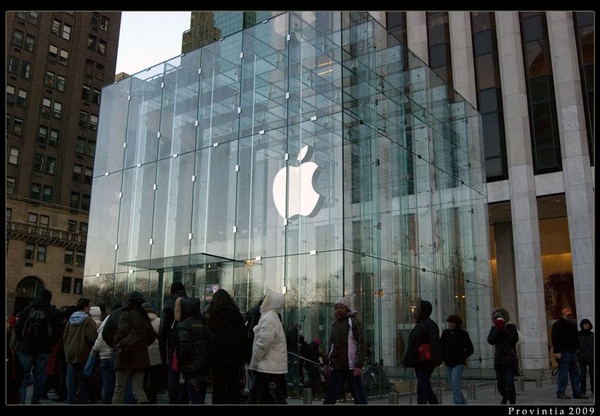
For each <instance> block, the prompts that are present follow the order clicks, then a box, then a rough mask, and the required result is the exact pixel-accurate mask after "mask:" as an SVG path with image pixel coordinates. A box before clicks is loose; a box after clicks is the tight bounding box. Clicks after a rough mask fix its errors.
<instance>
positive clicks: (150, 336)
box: [113, 305, 156, 370]
mask: <svg viewBox="0 0 600 416" xmlns="http://www.w3.org/2000/svg"><path fill="white" fill-rule="evenodd" d="M131 329H134V330H135V332H136V334H137V335H138V337H139V338H140V346H139V348H138V350H137V351H136V353H135V355H134V356H133V357H131V358H126V359H125V358H123V357H120V356H119V353H118V352H117V353H116V354H115V365H114V368H115V370H122V369H135V370H144V369H148V368H150V355H149V354H148V345H150V344H152V343H153V342H154V340H155V339H156V333H155V332H154V328H152V324H151V323H150V318H148V312H146V310H145V309H144V308H142V307H141V305H136V306H128V307H126V308H125V309H123V311H122V312H121V316H120V318H119V326H118V329H117V333H116V334H115V338H114V340H113V344H114V345H117V344H118V343H119V341H121V340H122V339H123V338H125V337H126V336H127V334H128V333H129V331H130V330H131Z"/></svg>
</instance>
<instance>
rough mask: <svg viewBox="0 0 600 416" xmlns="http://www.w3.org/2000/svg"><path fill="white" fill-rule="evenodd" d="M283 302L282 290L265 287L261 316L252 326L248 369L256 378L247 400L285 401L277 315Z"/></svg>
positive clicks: (284, 361) (284, 345) (284, 364)
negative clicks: (276, 290)
mask: <svg viewBox="0 0 600 416" xmlns="http://www.w3.org/2000/svg"><path fill="white" fill-rule="evenodd" d="M284 305H285V297H284V295H283V294H282V293H275V292H273V291H272V290H271V289H267V292H266V294H265V297H264V298H263V301H262V305H261V306H260V320H259V321H258V323H257V324H256V326H255V327H254V341H253V344H252V358H251V359H250V365H249V369H250V370H252V371H254V374H255V376H256V379H255V380H254V384H253V386H252V390H251V391H250V397H249V398H248V403H250V404H287V400H286V396H287V389H286V378H285V377H286V374H287V372H288V359H287V342H286V336H285V335H286V334H285V331H284V329H283V324H282V322H281V319H280V315H279V313H280V312H281V311H282V310H283V306H284Z"/></svg>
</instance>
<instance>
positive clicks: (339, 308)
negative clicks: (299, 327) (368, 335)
mask: <svg viewBox="0 0 600 416" xmlns="http://www.w3.org/2000/svg"><path fill="white" fill-rule="evenodd" d="M333 314H334V318H335V319H334V321H333V323H332V324H331V331H330V335H329V347H328V349H327V359H328V363H327V366H326V367H325V374H326V376H327V377H328V382H327V393H326V394H325V399H324V400H323V404H335V402H336V401H337V399H338V397H340V396H341V395H343V394H344V389H345V386H346V385H348V387H349V389H350V394H352V397H353V398H354V404H368V400H367V396H366V394H365V389H364V387H363V383H362V371H363V367H364V365H365V355H366V354H365V348H366V347H365V345H366V343H365V335H364V329H363V324H362V322H361V321H360V320H359V319H358V318H357V317H356V316H357V315H358V313H357V312H356V311H355V310H352V303H351V302H350V299H348V298H346V297H341V298H339V299H338V300H337V301H336V302H335V304H334V309H333Z"/></svg>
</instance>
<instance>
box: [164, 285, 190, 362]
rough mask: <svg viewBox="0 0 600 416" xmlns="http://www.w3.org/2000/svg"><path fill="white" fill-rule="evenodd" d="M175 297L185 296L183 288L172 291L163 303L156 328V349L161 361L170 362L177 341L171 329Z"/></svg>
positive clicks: (173, 319)
mask: <svg viewBox="0 0 600 416" xmlns="http://www.w3.org/2000/svg"><path fill="white" fill-rule="evenodd" d="M177 298H187V294H186V292H185V290H178V291H176V292H174V293H173V294H172V295H171V297H170V298H169V299H167V301H166V302H165V304H164V305H163V310H162V314H161V316H160V328H159V330H158V349H159V350H160V358H161V359H162V362H163V363H167V362H168V363H170V362H171V357H173V352H175V345H176V343H177V334H176V333H175V332H173V331H171V327H172V326H173V322H174V321H175V301H176V300H177Z"/></svg>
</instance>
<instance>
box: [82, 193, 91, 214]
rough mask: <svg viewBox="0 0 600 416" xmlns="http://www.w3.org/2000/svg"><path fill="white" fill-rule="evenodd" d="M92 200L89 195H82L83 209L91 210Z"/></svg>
mask: <svg viewBox="0 0 600 416" xmlns="http://www.w3.org/2000/svg"><path fill="white" fill-rule="evenodd" d="M90 201H91V198H90V196H89V195H85V194H83V195H81V209H82V210H84V211H89V210H90Z"/></svg>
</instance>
